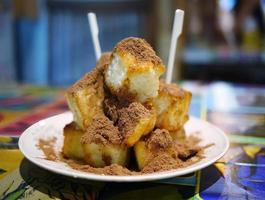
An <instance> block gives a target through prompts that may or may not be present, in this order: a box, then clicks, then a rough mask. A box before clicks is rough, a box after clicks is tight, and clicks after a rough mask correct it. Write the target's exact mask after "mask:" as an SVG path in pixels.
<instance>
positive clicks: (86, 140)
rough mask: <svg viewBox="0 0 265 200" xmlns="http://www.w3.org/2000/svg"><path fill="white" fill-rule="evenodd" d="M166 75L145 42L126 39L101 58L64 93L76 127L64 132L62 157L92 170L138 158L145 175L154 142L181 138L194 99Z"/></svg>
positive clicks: (131, 38) (139, 166)
mask: <svg viewBox="0 0 265 200" xmlns="http://www.w3.org/2000/svg"><path fill="white" fill-rule="evenodd" d="M164 71H165V66H164V65H163V63H162V61H161V59H160V58H159V57H158V56H157V55H156V53H155V51H154V50H153V49H152V47H151V46H150V45H149V44H148V43H147V42H146V41H145V40H144V39H140V38H133V37H130V38H126V39H124V40H122V41H120V42H119V43H117V45H116V46H115V47H114V49H113V51H112V52H111V53H105V54H103V55H102V56H101V58H100V60H99V61H98V63H97V65H96V67H95V68H94V69H93V70H92V71H91V72H89V73H87V74H85V75H84V76H83V77H82V78H81V79H80V80H78V81H77V82H76V83H75V84H74V85H73V86H71V87H70V88H69V89H68V90H67V92H66V99H67V102H68V106H69V108H70V110H71V111H72V113H73V122H72V123H70V124H68V125H66V126H65V128H64V145H63V155H64V156H65V157H67V158H70V159H74V160H81V161H84V162H85V163H87V164H89V165H91V166H93V167H104V166H108V165H111V164H119V165H121V166H128V163H129V160H130V156H135V158H136V161H137V164H138V168H139V170H141V169H143V168H144V167H145V166H146V165H147V164H148V163H149V162H151V161H152V159H153V158H154V157H155V156H156V155H157V152H154V151H157V150H153V149H152V147H151V146H150V145H148V140H149V138H150V137H154V135H155V134H162V135H161V137H166V138H167V140H170V141H174V140H177V139H178V137H179V136H180V135H182V136H183V133H184V129H183V126H184V124H185V123H186V121H187V120H188V119H189V116H188V112H189V106H190V101H191V93H190V92H188V91H186V90H184V89H182V88H180V87H179V86H178V85H176V84H167V83H165V82H163V81H162V80H160V76H161V75H162V74H163V73H164ZM105 133H106V134H105ZM110 133H111V134H110ZM110 135H111V136H110ZM162 146H163V145H161V147H162ZM170 148H172V146H170V147H164V148H163V152H168V153H169V154H170V152H171V149H170Z"/></svg>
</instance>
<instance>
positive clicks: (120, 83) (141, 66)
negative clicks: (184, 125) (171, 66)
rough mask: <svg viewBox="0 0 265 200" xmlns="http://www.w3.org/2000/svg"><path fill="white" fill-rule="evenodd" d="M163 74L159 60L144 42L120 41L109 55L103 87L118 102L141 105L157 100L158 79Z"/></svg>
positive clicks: (129, 39)
mask: <svg viewBox="0 0 265 200" xmlns="http://www.w3.org/2000/svg"><path fill="white" fill-rule="evenodd" d="M164 71H165V67H164V65H163V64H162V61H161V59H160V58H159V57H158V56H157V55H156V54H155V51H154V50H153V49H152V47H151V46H150V45H149V44H148V43H147V42H146V41H145V40H143V39H140V38H133V37H130V38H126V39H124V40H122V41H120V42H119V43H118V44H117V45H116V46H115V47H114V50H113V52H112V55H111V59H110V64H109V65H108V67H107V69H106V72H105V83H106V85H107V86H108V88H109V89H110V91H111V93H112V94H114V95H116V96H117V97H118V98H119V99H129V100H132V98H134V99H135V100H136V101H139V102H141V103H144V102H146V101H148V100H150V99H152V98H154V97H156V96H157V91H158V88H159V77H160V75H161V74H162V73H163V72H164Z"/></svg>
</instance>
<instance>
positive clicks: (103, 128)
mask: <svg viewBox="0 0 265 200" xmlns="http://www.w3.org/2000/svg"><path fill="white" fill-rule="evenodd" d="M92 142H94V143H97V144H108V143H110V144H115V145H118V144H121V142H122V137H121V135H120V132H119V130H118V128H117V127H115V126H114V125H113V122H112V121H110V120H109V119H108V118H107V117H106V116H105V115H102V114H98V115H96V116H95V117H94V119H93V121H92V123H91V125H90V126H89V127H88V128H87V130H86V132H85V134H84V135H83V136H82V138H81V143H84V144H88V143H92Z"/></svg>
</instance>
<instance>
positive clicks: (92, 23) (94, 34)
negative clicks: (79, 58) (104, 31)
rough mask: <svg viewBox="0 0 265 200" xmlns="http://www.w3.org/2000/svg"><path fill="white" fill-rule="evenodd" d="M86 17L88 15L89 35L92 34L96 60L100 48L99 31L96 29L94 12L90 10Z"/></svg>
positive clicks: (99, 53) (99, 54)
mask: <svg viewBox="0 0 265 200" xmlns="http://www.w3.org/2000/svg"><path fill="white" fill-rule="evenodd" d="M87 17H88V22H89V26H90V31H91V35H92V40H93V45H94V51H95V54H96V59H97V61H98V60H99V58H100V56H101V48H100V44H99V39H98V32H99V31H98V23H97V18H96V14H95V13H93V12H90V13H88V14H87Z"/></svg>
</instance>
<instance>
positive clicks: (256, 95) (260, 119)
mask: <svg viewBox="0 0 265 200" xmlns="http://www.w3.org/2000/svg"><path fill="white" fill-rule="evenodd" d="M183 86H184V87H186V88H188V89H190V90H191V91H192V92H193V100H192V105H191V109H190V112H191V115H195V116H197V117H201V118H203V119H206V120H208V121H210V122H212V123H213V124H216V125H218V126H219V127H220V128H222V129H223V130H225V131H226V132H227V134H228V136H229V139H230V142H231V145H230V149H229V151H228V152H227V153H226V155H225V156H224V157H223V158H222V159H220V160H219V161H218V162H216V163H215V164H214V165H211V166H209V167H207V168H205V169H203V170H200V171H197V172H195V173H192V174H188V175H185V176H181V177H175V178H171V179H167V180H161V181H156V182H142V183H104V182H94V181H86V180H81V179H73V178H69V177H65V176H62V175H57V174H54V173H51V172H48V171H46V170H44V169H41V168H39V167H37V166H36V165H34V164H32V163H30V162H29V161H28V160H26V159H25V158H24V157H23V155H22V154H21V152H20V151H19V150H18V146H17V142H18V137H19V135H20V134H21V133H22V132H23V131H24V130H25V129H26V128H27V127H29V126H30V125H31V124H33V123H35V122H37V121H39V120H40V119H43V118H46V117H48V116H51V115H55V114H58V113H62V112H64V111H65V110H67V106H66V103H65V100H64V96H63V90H59V89H55V88H45V87H32V86H14V85H11V86H1V87H0V199H118V200H122V199H154V200H155V199H160V200H161V199H264V198H265V197H264V195H265V87H257V86H255V87H254V86H237V85H229V84H226V83H213V84H208V85H202V84H199V83H193V82H185V83H184V84H183Z"/></svg>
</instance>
